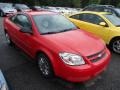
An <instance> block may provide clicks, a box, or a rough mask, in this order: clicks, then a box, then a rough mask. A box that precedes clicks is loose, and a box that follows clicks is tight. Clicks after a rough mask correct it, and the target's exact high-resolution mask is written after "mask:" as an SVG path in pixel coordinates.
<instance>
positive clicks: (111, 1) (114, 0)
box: [110, 0, 120, 6]
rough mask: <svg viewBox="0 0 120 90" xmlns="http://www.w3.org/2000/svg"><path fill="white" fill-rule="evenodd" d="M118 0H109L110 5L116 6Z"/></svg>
mask: <svg viewBox="0 0 120 90" xmlns="http://www.w3.org/2000/svg"><path fill="white" fill-rule="evenodd" d="M119 2H120V0H110V5H114V6H118V4H119Z"/></svg>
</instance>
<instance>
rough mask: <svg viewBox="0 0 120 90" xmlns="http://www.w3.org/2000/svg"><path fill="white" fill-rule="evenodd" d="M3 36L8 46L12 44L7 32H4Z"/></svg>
mask: <svg viewBox="0 0 120 90" xmlns="http://www.w3.org/2000/svg"><path fill="white" fill-rule="evenodd" d="M5 37H6V41H7V44H8V45H10V46H13V42H12V41H11V39H10V36H9V34H8V33H7V32H5Z"/></svg>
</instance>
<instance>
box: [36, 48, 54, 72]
mask: <svg viewBox="0 0 120 90" xmlns="http://www.w3.org/2000/svg"><path fill="white" fill-rule="evenodd" d="M39 54H44V55H45V56H46V57H47V58H48V59H49V61H50V64H51V66H52V69H53V72H54V73H55V64H54V63H55V62H54V60H53V57H52V54H51V53H50V52H48V51H45V50H38V51H37V52H36V54H35V59H36V60H37V58H38V55H39Z"/></svg>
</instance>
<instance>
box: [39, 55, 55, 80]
mask: <svg viewBox="0 0 120 90" xmlns="http://www.w3.org/2000/svg"><path fill="white" fill-rule="evenodd" d="M38 67H39V70H40V72H41V74H42V76H43V77H45V78H52V77H53V76H54V72H53V68H52V65H51V63H50V60H49V59H48V57H47V56H46V55H45V54H39V55H38Z"/></svg>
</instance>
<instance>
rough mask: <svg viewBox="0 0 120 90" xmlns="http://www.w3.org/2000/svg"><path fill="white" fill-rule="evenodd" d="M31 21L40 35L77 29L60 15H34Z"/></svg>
mask: <svg viewBox="0 0 120 90" xmlns="http://www.w3.org/2000/svg"><path fill="white" fill-rule="evenodd" d="M33 19H34V21H35V23H36V25H37V27H38V30H39V32H40V33H41V34H52V33H60V32H65V31H70V30H75V29H77V28H76V26H75V25H74V24H73V23H72V22H70V21H69V20H68V19H67V18H65V17H64V16H62V15H56V14H52V15H50V14H45V15H34V16H33Z"/></svg>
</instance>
